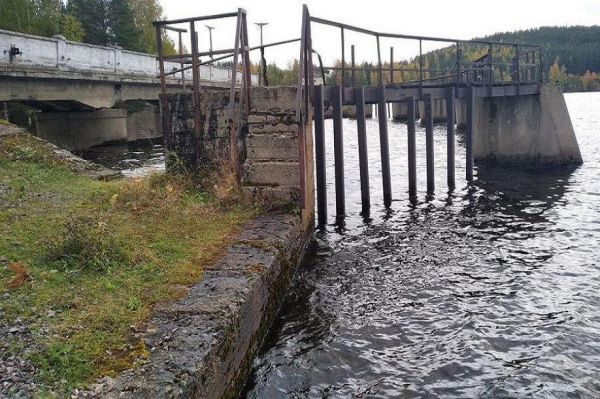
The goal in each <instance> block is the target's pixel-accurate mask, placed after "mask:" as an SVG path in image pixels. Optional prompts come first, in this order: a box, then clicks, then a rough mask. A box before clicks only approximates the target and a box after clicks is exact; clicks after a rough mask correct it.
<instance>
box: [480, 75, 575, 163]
mask: <svg viewBox="0 0 600 399" xmlns="http://www.w3.org/2000/svg"><path fill="white" fill-rule="evenodd" d="M473 140H474V143H473V151H474V155H475V160H476V161H479V162H494V163H498V164H501V165H511V164H518V165H522V166H526V167H535V168H540V167H547V166H557V165H564V164H580V163H582V158H581V152H580V151H579V145H578V144H577V138H576V137H575V131H574V130H573V125H572V123H571V118H570V116H569V111H568V110H567V105H566V103H565V100H564V97H563V94H562V93H561V92H560V90H559V89H558V87H556V86H555V85H554V84H546V85H543V86H542V87H541V88H540V94H539V95H528V96H510V97H508V96H507V97H494V98H485V99H484V98H480V99H477V100H476V104H475V132H474V138H473Z"/></svg>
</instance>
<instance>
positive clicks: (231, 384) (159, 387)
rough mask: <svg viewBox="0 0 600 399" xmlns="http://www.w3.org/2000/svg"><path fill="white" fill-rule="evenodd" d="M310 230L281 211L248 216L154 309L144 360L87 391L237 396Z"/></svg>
mask: <svg viewBox="0 0 600 399" xmlns="http://www.w3.org/2000/svg"><path fill="white" fill-rule="evenodd" d="M311 233H312V225H311V224H307V223H303V222H302V220H301V218H300V217H298V216H293V215H288V214H273V215H264V216H259V217H257V218H255V219H253V220H252V221H250V222H248V223H247V224H246V225H245V226H244V228H243V231H242V233H241V234H240V236H239V238H238V240H237V241H236V242H235V243H233V244H232V245H231V246H229V247H228V249H227V252H226V255H225V256H224V257H223V258H222V259H221V260H220V261H219V262H217V263H216V264H215V265H213V266H211V267H209V268H207V269H205V272H204V275H203V278H202V280H201V281H200V282H199V283H198V284H196V285H195V286H193V287H191V288H190V289H189V291H188V293H187V295H186V296H185V297H184V298H183V299H181V300H179V301H177V302H175V303H173V304H170V305H167V306H163V307H161V308H159V309H156V312H155V314H154V316H153V318H152V320H151V322H150V324H149V326H148V330H147V333H146V336H145V337H144V340H145V344H146V346H147V348H148V350H149V352H150V355H149V358H148V359H147V361H146V362H144V363H143V364H142V365H140V366H139V367H137V368H135V369H132V370H128V371H126V372H124V373H122V374H120V375H119V376H117V377H116V378H114V379H112V378H105V379H103V380H102V381H101V382H100V383H99V384H97V385H95V386H94V387H92V389H91V391H92V392H93V396H95V397H102V398H151V397H152V398H154V397H156V398H158V397H160V398H232V397H236V396H238V395H239V393H240V391H241V390H242V389H243V386H244V384H245V381H246V379H247V377H248V375H249V373H250V370H251V366H252V360H253V358H254V356H255V354H256V353H257V351H258V350H259V348H260V345H261V344H262V341H263V338H264V337H265V335H266V332H267V330H268V328H269V326H270V324H271V322H272V321H273V318H274V316H275V314H276V312H277V309H278V308H279V305H280V303H281V300H282V298H283V295H284V293H285V290H286V289H287V286H288V284H289V281H290V277H291V275H292V273H293V271H294V270H295V268H296V266H297V265H298V264H299V263H300V261H301V259H302V256H303V254H304V250H305V248H306V245H307V242H308V240H309V238H310V236H311Z"/></svg>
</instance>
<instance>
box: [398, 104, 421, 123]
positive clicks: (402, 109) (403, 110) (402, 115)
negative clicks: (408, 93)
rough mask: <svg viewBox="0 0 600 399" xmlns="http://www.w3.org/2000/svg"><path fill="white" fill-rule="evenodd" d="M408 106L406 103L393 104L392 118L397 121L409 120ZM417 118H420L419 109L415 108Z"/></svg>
mask: <svg viewBox="0 0 600 399" xmlns="http://www.w3.org/2000/svg"><path fill="white" fill-rule="evenodd" d="M407 114H408V110H407V106H406V103H405V102H399V103H392V118H394V120H395V121H399V122H406V120H407V118H408V117H407ZM415 117H416V118H419V108H418V107H417V108H415Z"/></svg>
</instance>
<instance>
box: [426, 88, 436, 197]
mask: <svg viewBox="0 0 600 399" xmlns="http://www.w3.org/2000/svg"><path fill="white" fill-rule="evenodd" d="M433 145H434V143H433V100H432V98H431V94H425V155H426V162H427V193H428V194H431V193H433V192H434V191H435V169H434V168H435V161H434V153H433Z"/></svg>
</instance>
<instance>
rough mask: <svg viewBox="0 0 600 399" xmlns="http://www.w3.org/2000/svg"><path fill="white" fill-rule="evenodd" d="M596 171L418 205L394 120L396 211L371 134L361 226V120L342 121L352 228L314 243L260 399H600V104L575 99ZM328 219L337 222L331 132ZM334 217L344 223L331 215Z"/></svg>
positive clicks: (252, 388)
mask: <svg viewBox="0 0 600 399" xmlns="http://www.w3.org/2000/svg"><path fill="white" fill-rule="evenodd" d="M566 100H567V104H568V107H569V112H570V114H571V118H572V121H573V124H574V127H575V131H576V133H577V139H578V141H579V145H580V148H581V151H582V155H583V158H584V162H585V163H584V164H583V165H582V166H580V167H578V168H575V169H570V170H566V171H561V172H553V173H545V174H542V175H540V174H535V175H534V174H530V173H527V172H525V171H522V172H519V171H514V170H513V171H508V170H501V169H498V168H481V167H479V168H476V180H475V182H474V184H473V185H472V186H470V187H469V186H467V185H466V182H465V181H464V146H463V144H462V136H460V135H459V137H458V142H459V143H458V145H457V155H456V156H457V173H456V174H457V189H456V190H455V191H454V192H453V193H448V190H447V187H446V183H445V170H446V168H445V146H446V144H445V127H444V126H443V125H440V126H436V129H435V133H434V134H435V141H436V145H435V151H436V168H437V170H436V179H437V180H436V193H435V195H434V196H433V197H431V198H427V197H426V195H425V192H424V190H425V186H426V185H425V180H424V178H425V154H424V151H425V145H424V140H425V138H424V131H423V129H420V130H419V132H418V143H417V145H418V173H419V186H420V187H419V188H420V189H421V190H423V191H421V192H420V193H419V199H418V201H417V202H415V203H411V202H409V201H408V199H407V189H408V185H407V169H406V125H405V124H401V123H393V122H390V127H389V135H390V148H391V165H392V182H393V183H392V184H393V190H394V198H395V200H394V202H393V204H392V206H391V208H390V209H389V210H385V209H384V207H383V203H382V202H383V201H382V190H381V167H380V165H379V143H378V130H377V121H376V120H371V121H368V122H367V129H368V132H369V133H368V140H369V156H370V177H371V185H372V186H371V198H372V211H371V214H370V215H361V214H360V209H361V207H360V189H359V187H360V186H359V180H358V159H357V154H358V150H357V143H356V127H355V121H352V120H344V132H345V146H346V148H345V162H346V173H347V175H346V190H347V201H348V202H347V212H348V216H347V217H346V219H345V220H344V221H343V222H340V223H337V224H336V223H334V222H335V221H334V220H331V224H329V225H328V226H326V228H325V229H324V230H323V231H321V232H319V233H318V234H317V235H316V238H315V240H314V242H313V244H312V245H311V248H310V254H309V255H308V256H307V257H306V259H305V262H304V263H303V265H302V266H301V267H300V268H299V270H298V271H297V273H296V275H295V277H294V279H293V282H292V287H291V289H290V291H289V293H288V295H287V297H286V298H285V302H284V304H283V307H282V309H281V311H280V313H279V315H278V317H277V320H276V322H275V324H274V326H273V327H272V329H271V331H270V333H269V335H268V337H267V339H266V343H265V346H264V348H263V350H262V352H261V353H260V355H259V357H258V358H257V359H256V360H255V362H254V370H253V373H252V375H251V377H250V379H249V382H248V386H247V392H246V393H245V394H246V395H247V396H248V397H250V398H279V397H294V398H309V397H311V398H312V397H360V398H362V397H524V396H533V397H600V137H599V135H600V112H599V110H600V93H593V94H567V95H566ZM326 128H327V132H328V136H327V137H326V140H327V145H328V148H327V154H328V156H327V160H328V161H327V162H328V192H329V198H330V208H329V214H330V215H334V213H335V207H334V199H335V194H334V186H333V153H332V145H333V138H332V125H331V121H327V122H326ZM330 219H332V217H331V216H330Z"/></svg>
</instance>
